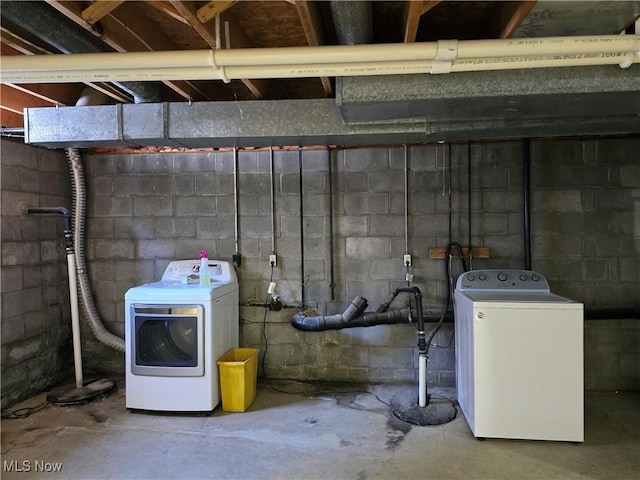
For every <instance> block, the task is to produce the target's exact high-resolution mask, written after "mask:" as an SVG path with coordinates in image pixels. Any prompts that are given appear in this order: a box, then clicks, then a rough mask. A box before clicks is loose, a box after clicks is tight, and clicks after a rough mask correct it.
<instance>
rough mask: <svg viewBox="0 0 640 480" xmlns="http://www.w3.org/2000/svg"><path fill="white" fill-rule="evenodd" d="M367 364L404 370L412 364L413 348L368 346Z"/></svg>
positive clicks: (373, 366)
mask: <svg viewBox="0 0 640 480" xmlns="http://www.w3.org/2000/svg"><path fill="white" fill-rule="evenodd" d="M369 366H370V367H372V368H390V369H399V370H406V369H410V368H411V367H412V366H413V349H412V348H397V347H376V346H372V347H369Z"/></svg>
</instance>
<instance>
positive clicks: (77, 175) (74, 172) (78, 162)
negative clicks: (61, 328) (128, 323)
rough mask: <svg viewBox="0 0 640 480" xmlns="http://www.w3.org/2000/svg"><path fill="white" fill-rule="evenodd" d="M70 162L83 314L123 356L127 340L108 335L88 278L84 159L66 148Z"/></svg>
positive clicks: (77, 267) (75, 241)
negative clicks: (85, 244)
mask: <svg viewBox="0 0 640 480" xmlns="http://www.w3.org/2000/svg"><path fill="white" fill-rule="evenodd" d="M65 153H66V155H67V160H68V162H69V170H70V173H71V181H72V187H73V188H72V202H73V208H72V210H73V214H72V215H73V237H74V243H75V247H76V249H75V258H76V269H77V273H78V275H77V281H78V288H79V290H80V303H81V306H82V311H83V313H84V314H85V317H86V319H87V321H88V323H89V327H90V328H91V331H92V332H93V334H94V335H95V337H96V338H97V339H98V340H99V341H100V342H102V343H104V344H105V345H107V346H108V347H111V348H113V349H115V350H118V351H121V352H124V348H125V347H124V339H122V338H120V337H118V336H116V335H114V334H113V333H111V332H109V331H108V330H107V329H106V328H105V327H104V323H103V322H102V319H101V318H100V314H99V313H98V310H97V309H96V306H95V303H94V302H93V296H92V295H91V286H90V284H89V275H88V274H87V265H86V261H85V254H84V228H85V219H86V207H87V192H86V187H85V181H84V168H83V166H82V157H81V156H80V150H79V149H77V148H67V149H66V150H65Z"/></svg>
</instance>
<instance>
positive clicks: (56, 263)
mask: <svg viewBox="0 0 640 480" xmlns="http://www.w3.org/2000/svg"><path fill="white" fill-rule="evenodd" d="M0 162H1V177H2V321H1V336H2V408H3V409H4V408H5V407H7V406H8V405H11V404H13V403H15V402H17V401H20V400H23V399H24V398H28V397H30V396H32V395H34V394H36V393H40V392H42V391H43V390H46V389H48V388H49V387H51V386H54V385H56V384H57V383H58V382H60V381H61V380H62V379H63V378H65V377H69V376H70V375H73V374H72V373H71V372H72V371H73V352H72V347H71V313H70V308H69V286H68V281H67V266H66V265H67V264H66V254H65V248H64V239H63V231H64V225H63V221H62V217H60V216H52V217H49V216H42V215H38V216H28V217H27V216H25V215H23V214H22V208H23V207H27V206H33V207H36V206H60V207H65V208H68V209H70V208H71V187H70V182H69V178H68V177H69V175H68V173H67V172H68V169H67V162H66V159H65V156H64V153H63V152H62V151H60V150H58V151H54V150H45V149H42V148H34V147H30V146H25V145H23V144H22V143H21V142H14V141H8V140H4V139H3V140H2V145H1V149H0Z"/></svg>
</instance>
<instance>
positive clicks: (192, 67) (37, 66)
mask: <svg viewBox="0 0 640 480" xmlns="http://www.w3.org/2000/svg"><path fill="white" fill-rule="evenodd" d="M635 52H640V36H638V35H607V36H591V37H546V38H534V39H505V40H465V41H457V40H446V41H438V42H427V43H405V44H376V45H340V46H319V47H282V48H249V49H247V48H245V49H228V50H215V51H214V50H185V51H172V52H115V53H86V54H67V55H13V56H3V57H2V69H1V72H0V73H1V75H2V82H3V83H36V81H43V80H42V79H43V78H46V79H47V80H48V81H49V82H65V81H74V80H75V81H77V79H79V78H87V79H90V80H92V81H93V80H102V81H109V80H116V78H115V77H113V78H112V77H110V76H109V75H110V74H112V72H113V75H115V74H116V73H115V72H120V71H123V70H131V76H128V77H126V78H127V79H130V78H136V79H146V80H168V79H175V80H181V79H187V77H188V76H190V75H191V76H192V77H191V79H223V80H226V79H228V78H270V77H267V76H265V75H267V73H266V72H268V71H269V69H271V68H278V69H282V68H283V67H282V66H292V68H293V70H294V71H295V72H297V74H298V75H300V72H301V71H302V72H304V70H305V69H307V68H311V69H313V68H316V67H313V66H314V65H326V66H328V68H329V69H334V68H335V69H336V71H337V72H341V71H345V69H346V70H347V71H348V70H349V69H350V68H351V65H352V64H367V63H370V64H376V65H377V64H381V63H382V64H386V63H390V62H393V63H394V64H395V63H398V62H400V63H402V62H409V63H411V62H416V61H426V62H428V61H431V60H436V61H438V62H445V63H446V64H448V63H452V64H456V62H460V61H463V60H465V59H466V60H469V59H473V60H482V59H486V58H499V57H507V58H514V57H515V58H523V59H524V58H530V57H549V58H550V59H551V58H553V57H556V56H560V57H561V59H563V60H568V58H567V57H572V56H579V57H590V56H592V55H593V56H594V58H600V59H602V60H604V59H606V58H607V57H608V56H611V55H613V56H620V55H622V56H625V55H626V54H628V53H635ZM475 63H476V62H474V64H475ZM479 63H480V64H481V65H482V64H486V63H487V62H479ZM488 63H489V64H492V63H493V64H495V63H497V62H495V61H494V62H488ZM609 63H610V62H608V63H607V62H604V63H598V64H609ZM438 66H439V67H441V66H442V64H441V63H439V64H438ZM220 67H226V68H225V71H224V72H220ZM232 67H261V68H260V69H259V70H257V71H258V72H261V73H262V74H261V76H252V75H251V72H252V71H253V69H250V68H249V69H247V70H242V69H241V68H240V69H239V70H238V71H242V72H245V71H246V72H247V73H246V75H244V74H243V75H244V76H236V74H232V73H230V71H231V70H233V68H232ZM262 68H266V70H262ZM510 68H521V67H517V66H516V65H515V64H514V63H511V67H510ZM536 68H538V67H536ZM182 69H186V70H185V71H183V72H181V70H182ZM480 69H482V68H480ZM380 70H381V71H382V72H383V73H374V74H386V73H384V72H385V71H386V69H385V68H380ZM44 71H49V72H50V73H49V75H48V76H47V74H43V75H41V76H38V75H35V76H34V77H33V79H34V80H33V81H30V80H29V75H30V74H32V73H33V72H44ZM448 71H454V70H449V69H448V68H445V69H444V70H442V69H440V68H439V69H438V71H436V72H432V73H446V72H448ZM64 72H68V73H66V74H65V73H64ZM72 72H73V73H72ZM216 72H217V73H216ZM393 73H398V72H397V71H394V72H393ZM317 74H318V72H316V71H314V72H313V75H303V76H315V75H317ZM347 74H349V73H347ZM119 75H120V77H118V79H121V78H123V77H124V76H125V74H124V73H120V74H119ZM273 78H276V77H273Z"/></svg>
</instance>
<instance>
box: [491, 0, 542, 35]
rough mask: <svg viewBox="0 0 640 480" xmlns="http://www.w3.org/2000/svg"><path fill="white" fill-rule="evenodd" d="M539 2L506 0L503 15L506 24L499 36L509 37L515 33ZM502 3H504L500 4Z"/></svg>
mask: <svg viewBox="0 0 640 480" xmlns="http://www.w3.org/2000/svg"><path fill="white" fill-rule="evenodd" d="M536 3H537V2H534V1H527V2H504V6H503V11H502V17H503V19H504V22H503V23H504V26H502V29H501V31H500V35H499V38H509V37H511V35H513V32H515V31H516V30H517V29H518V27H519V26H520V24H521V23H522V21H523V20H524V19H525V18H526V17H527V15H529V12H530V11H531V9H532V8H533V7H534V6H535V4H536ZM500 5H502V4H500Z"/></svg>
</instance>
